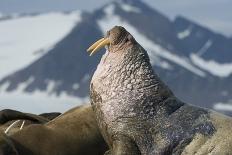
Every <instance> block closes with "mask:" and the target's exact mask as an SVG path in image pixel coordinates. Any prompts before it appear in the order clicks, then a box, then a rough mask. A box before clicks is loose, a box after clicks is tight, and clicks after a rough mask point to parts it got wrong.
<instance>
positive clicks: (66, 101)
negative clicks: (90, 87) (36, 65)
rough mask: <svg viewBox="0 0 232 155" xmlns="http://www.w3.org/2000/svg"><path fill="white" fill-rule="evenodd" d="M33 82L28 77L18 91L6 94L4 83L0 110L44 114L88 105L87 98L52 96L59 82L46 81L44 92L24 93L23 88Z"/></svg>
mask: <svg viewBox="0 0 232 155" xmlns="http://www.w3.org/2000/svg"><path fill="white" fill-rule="evenodd" d="M34 80H35V78H34V77H30V78H29V79H28V80H27V81H25V82H24V83H21V84H20V85H19V87H18V89H16V90H14V91H12V92H7V91H5V90H6V88H8V86H9V83H8V82H6V83H5V84H4V85H2V86H1V88H0V90H1V92H0V110H2V109H14V110H19V111H24V112H30V113H36V114H39V113H45V112H52V111H53V112H64V111H67V110H68V109H70V108H73V107H75V106H78V105H81V104H84V103H89V98H88V97H85V98H78V97H74V96H70V95H68V94H66V93H65V92H62V93H61V94H60V95H59V96H57V95H56V94H54V93H53V92H54V90H55V89H56V88H57V87H58V86H59V85H60V82H59V81H52V80H49V81H47V89H46V91H40V90H36V91H34V92H33V93H26V92H24V90H25V88H26V87H27V86H28V85H29V84H30V83H32V82H33V81H34Z"/></svg>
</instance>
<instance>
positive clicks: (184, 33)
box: [177, 26, 192, 39]
mask: <svg viewBox="0 0 232 155" xmlns="http://www.w3.org/2000/svg"><path fill="white" fill-rule="evenodd" d="M191 33H192V26H190V27H188V28H187V29H186V30H184V31H181V32H179V33H178V34H177V38H179V39H185V38H186V37H188V36H189V35H190V34H191Z"/></svg>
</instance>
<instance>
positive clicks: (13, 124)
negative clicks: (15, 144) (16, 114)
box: [4, 120, 20, 134]
mask: <svg viewBox="0 0 232 155" xmlns="http://www.w3.org/2000/svg"><path fill="white" fill-rule="evenodd" d="M18 122H20V120H17V121H14V122H13V123H12V124H11V125H10V126H9V127H8V128H7V129H6V130H5V131H4V133H5V134H7V133H8V132H9V131H10V129H11V128H12V127H13V126H15V124H17V123H18Z"/></svg>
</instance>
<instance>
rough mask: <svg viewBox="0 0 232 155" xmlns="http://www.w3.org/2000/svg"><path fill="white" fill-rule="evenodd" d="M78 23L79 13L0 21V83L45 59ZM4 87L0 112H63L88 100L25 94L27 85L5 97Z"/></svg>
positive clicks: (1, 91) (0, 91)
mask: <svg viewBox="0 0 232 155" xmlns="http://www.w3.org/2000/svg"><path fill="white" fill-rule="evenodd" d="M14 17H15V15H14ZM80 21H81V12H78V11H75V12H71V13H67V14H66V13H46V14H40V15H37V16H24V17H19V16H18V17H17V18H13V19H9V20H3V21H0V79H1V78H3V77H5V76H7V75H9V74H11V73H13V72H15V71H18V70H19V69H21V68H24V67H26V66H27V65H29V64H30V63H32V62H34V61H35V60H36V59H38V58H39V57H41V56H42V55H44V54H45V53H46V52H47V51H48V50H49V49H51V48H53V46H54V45H55V44H56V43H57V42H59V41H60V40H61V39H62V38H64V37H65V36H66V35H67V34H68V33H69V32H70V31H71V30H72V28H73V27H74V26H75V25H76V23H78V22H80ZM29 81H30V80H29ZM6 85H7V84H6ZM6 85H4V86H2V87H1V88H0V110H2V109H15V110H20V111H24V112H31V113H36V114H39V113H44V112H52V111H53V112H64V111H66V110H68V109H70V108H72V107H75V106H78V105H80V104H83V103H87V100H88V99H79V98H76V97H72V96H68V95H66V94H62V95H60V96H59V97H57V96H55V95H51V94H50V95H49V92H39V91H37V92H35V93H32V94H29V93H24V92H22V90H23V88H22V87H25V86H26V84H23V85H24V86H23V85H22V87H21V88H20V89H17V90H16V91H14V92H11V93H8V92H5V91H4V87H7V86H6ZM49 89H51V88H48V91H50V90H49Z"/></svg>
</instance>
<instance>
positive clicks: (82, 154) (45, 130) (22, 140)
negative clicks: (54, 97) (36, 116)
mask: <svg viewBox="0 0 232 155" xmlns="http://www.w3.org/2000/svg"><path fill="white" fill-rule="evenodd" d="M3 137H4V142H2V144H1V143H0V144H1V145H0V152H2V154H3V155H6V154H7V155H8V153H11V154H17V155H102V154H103V153H104V152H105V151H106V150H107V145H106V143H105V141H104V139H103V138H102V136H101V134H100V132H99V129H98V126H97V123H96V120H95V117H94V113H93V111H92V107H91V106H89V105H88V106H81V107H77V108H74V109H71V110H69V111H67V112H66V113H64V114H62V115H60V116H59V117H57V118H55V119H54V120H52V121H50V122H48V123H46V124H45V125H30V126H28V127H26V128H24V129H23V130H21V131H19V132H17V133H15V134H13V135H11V136H3ZM12 152H13V153H12ZM0 155H1V154H0Z"/></svg>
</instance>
